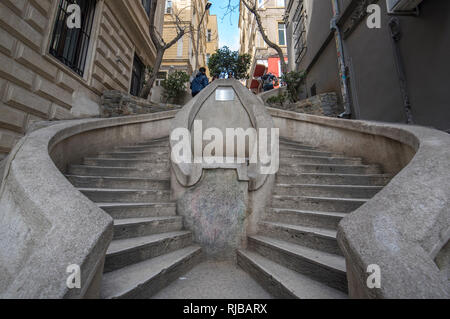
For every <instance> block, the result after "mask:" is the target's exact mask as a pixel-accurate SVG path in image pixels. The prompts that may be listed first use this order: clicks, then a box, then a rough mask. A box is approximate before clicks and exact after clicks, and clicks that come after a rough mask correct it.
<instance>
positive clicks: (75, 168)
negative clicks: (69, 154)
mask: <svg viewBox="0 0 450 319" xmlns="http://www.w3.org/2000/svg"><path fill="white" fill-rule="evenodd" d="M68 174H69V175H83V176H105V177H140V178H149V179H170V172H169V171H168V170H156V169H150V170H149V169H138V168H134V167H107V166H86V165H70V166H69V172H68Z"/></svg>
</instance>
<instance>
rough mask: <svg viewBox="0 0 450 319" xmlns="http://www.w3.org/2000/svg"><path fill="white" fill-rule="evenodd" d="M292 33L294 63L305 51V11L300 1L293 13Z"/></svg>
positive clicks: (297, 61)
mask: <svg viewBox="0 0 450 319" xmlns="http://www.w3.org/2000/svg"><path fill="white" fill-rule="evenodd" d="M293 29H294V31H293V35H294V49H295V63H297V64H298V63H300V61H301V60H302V59H303V57H304V56H305V53H306V11H305V7H304V5H303V2H301V3H300V4H299V5H298V7H297V9H296V12H295V14H294V19H293Z"/></svg>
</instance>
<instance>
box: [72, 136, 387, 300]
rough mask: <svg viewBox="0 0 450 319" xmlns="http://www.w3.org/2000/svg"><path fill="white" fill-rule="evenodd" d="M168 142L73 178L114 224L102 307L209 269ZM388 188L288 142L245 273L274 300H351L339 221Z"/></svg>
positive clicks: (84, 169)
mask: <svg viewBox="0 0 450 319" xmlns="http://www.w3.org/2000/svg"><path fill="white" fill-rule="evenodd" d="M169 159H170V156H169V146H168V139H167V138H165V139H159V140H153V141H149V142H146V143H142V144H139V145H135V146H126V147H117V148H116V149H114V150H113V151H111V152H104V153H100V154H98V155H97V156H95V157H89V158H85V159H84V162H83V165H71V166H70V167H69V170H68V175H67V178H68V179H69V180H70V181H71V182H72V183H73V184H74V185H75V186H76V187H77V188H78V189H79V190H80V192H82V193H83V194H84V195H85V196H86V197H88V198H89V199H90V200H92V201H93V202H95V203H97V204H98V205H99V207H101V208H102V209H103V210H104V211H106V212H107V213H108V214H110V215H111V216H112V217H113V219H114V238H113V241H112V243H111V245H110V247H109V249H108V251H107V254H106V260H105V268H104V275H103V281H102V289H101V297H102V298H148V297H151V296H153V295H155V294H156V293H158V292H159V291H161V289H163V288H165V287H166V286H168V285H169V284H170V283H171V282H173V281H174V280H176V279H177V278H179V277H180V276H181V275H183V274H184V273H186V272H188V271H189V270H190V269H191V268H193V266H195V265H197V264H198V263H199V262H200V261H201V260H202V253H201V247H199V246H197V245H195V244H193V242H192V233H191V232H190V231H186V230H183V221H182V217H180V216H177V215H176V203H175V202H173V201H171V200H170V162H169ZM389 180H390V176H388V175H385V174H382V170H381V168H380V167H379V166H378V165H365V164H363V162H362V159H361V158H349V157H344V156H342V155H339V154H332V153H330V152H327V151H323V150H318V149H316V148H314V147H311V146H308V145H304V144H301V143H298V142H293V141H288V140H285V139H281V140H280V170H279V172H278V174H277V176H276V185H275V188H274V192H273V196H272V207H271V208H269V209H268V212H267V213H266V215H265V218H264V219H263V220H262V221H261V222H260V224H259V233H258V234H257V235H255V236H249V237H248V247H247V249H245V250H244V249H241V250H238V255H237V256H238V258H237V262H238V265H239V266H240V267H241V268H242V269H244V270H245V271H246V272H247V273H248V274H250V275H251V276H252V277H253V278H254V279H255V280H256V281H257V282H258V283H259V284H260V285H261V286H262V287H263V288H264V289H265V290H267V291H268V292H269V293H270V294H271V295H273V296H274V297H276V298H346V297H347V278H346V269H345V260H344V257H343V256H342V253H341V251H340V249H339V247H338V244H337V240H336V230H337V226H338V224H339V221H340V220H341V219H342V218H343V217H345V216H346V214H348V213H350V212H352V211H354V210H355V209H357V208H358V207H360V206H361V205H362V204H364V203H365V202H366V201H367V200H369V199H370V198H371V197H373V196H374V195H375V194H376V193H377V192H378V191H380V190H381V189H382V188H383V187H384V186H385V185H386V184H387V183H388V182H389Z"/></svg>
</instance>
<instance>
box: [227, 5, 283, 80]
mask: <svg viewBox="0 0 450 319" xmlns="http://www.w3.org/2000/svg"><path fill="white" fill-rule="evenodd" d="M236 1H237V4H235V3H234V0H228V4H227V5H226V7H225V8H224V9H226V11H225V15H224V16H223V17H222V19H223V18H224V17H225V16H226V15H227V14H229V15H230V16H231V14H233V13H234V12H236V10H239V8H240V5H239V3H242V4H243V5H244V6H245V7H246V8H247V10H248V11H249V12H250V13H251V14H253V16H254V17H255V20H256V24H257V26H258V29H259V33H260V34H261V36H262V38H263V40H264V42H265V43H267V45H268V46H269V47H271V48H272V49H274V50H275V51H276V52H277V54H278V56H279V57H280V64H281V71H282V72H283V73H286V72H287V70H288V67H287V64H286V61H285V59H284V53H283V50H282V49H281V48H280V46H279V45H277V44H276V43H275V42H273V41H271V40H270V39H269V37H268V36H267V33H266V30H265V29H264V25H263V23H262V19H261V15H260V12H259V9H258V2H257V0H236Z"/></svg>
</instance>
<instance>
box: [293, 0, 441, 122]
mask: <svg viewBox="0 0 450 319" xmlns="http://www.w3.org/2000/svg"><path fill="white" fill-rule="evenodd" d="M294 2H295V3H299V1H298V0H294ZM372 2H373V1H372ZM338 3H339V5H340V13H341V15H340V17H339V21H338V25H339V27H340V29H341V31H342V36H343V39H344V40H343V41H344V55H345V61H346V64H347V67H348V74H347V77H348V78H349V85H350V94H351V98H352V107H353V109H352V112H353V118H356V119H363V120H375V121H386V122H400V123H404V122H405V121H406V115H405V109H404V101H403V98H402V92H401V89H400V84H399V75H398V72H397V64H398V63H397V61H396V57H395V54H394V50H393V44H392V38H391V34H390V28H389V21H390V20H391V19H392V18H393V16H390V15H388V14H387V7H386V1H384V0H379V1H375V3H377V4H378V5H379V6H380V7H381V28H380V29H369V28H368V27H367V25H366V19H365V17H364V15H365V11H366V8H367V5H368V1H366V2H364V1H356V0H355V1H352V0H340V1H338ZM304 4H305V8H306V14H307V19H306V20H307V23H306V30H307V31H306V32H307V40H306V54H305V56H304V57H303V59H302V60H301V61H300V62H299V63H294V64H292V65H291V67H292V68H294V69H297V70H308V75H307V79H306V82H307V85H308V90H309V91H310V89H311V86H312V85H313V84H316V88H317V93H322V92H326V91H330V90H333V91H335V92H336V93H338V94H340V85H339V73H338V68H337V63H338V62H337V56H336V44H335V40H334V37H333V34H332V31H331V30H330V28H329V27H330V20H331V18H332V7H331V1H314V0H305V1H304ZM294 8H296V5H294ZM347 9H348V10H347ZM419 10H420V11H419V12H420V14H419V16H417V17H415V16H396V17H395V18H397V19H398V20H399V22H400V34H401V35H400V37H401V38H400V40H399V42H398V45H399V48H400V55H401V56H400V59H401V60H402V63H403V66H404V69H405V77H406V81H407V94H408V95H409V101H410V103H411V111H412V116H413V120H414V122H415V123H416V124H419V125H424V126H431V127H435V128H437V129H441V130H448V129H449V128H450V120H449V119H450V108H449V107H448V104H449V103H448V98H447V97H448V94H447V90H448V66H449V62H448V57H447V55H448V54H447V52H448V51H449V50H450V43H449V41H446V40H445V39H448V38H449V36H450V20H449V12H450V2H449V1H447V0H435V1H423V2H422V3H421V5H420V7H419ZM294 12H295V10H292V11H291V17H292V16H293V14H294ZM358 17H362V19H359V18H358ZM291 29H292V28H291ZM290 36H292V34H291V35H290ZM289 43H290V44H291V45H292V41H290V42H289ZM289 52H291V56H290V59H291V60H292V58H293V57H292V52H293V50H292V48H290V49H289ZM291 63H292V62H291Z"/></svg>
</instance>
